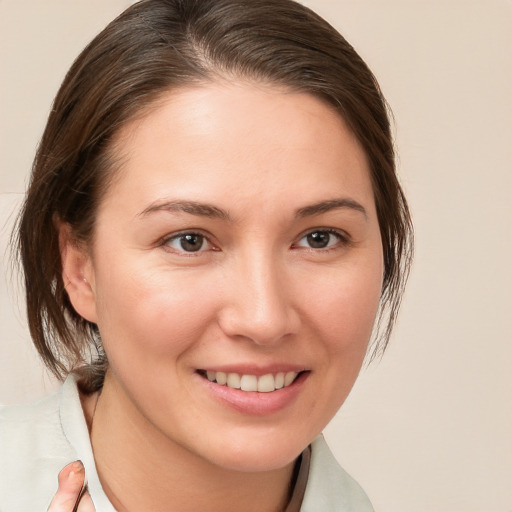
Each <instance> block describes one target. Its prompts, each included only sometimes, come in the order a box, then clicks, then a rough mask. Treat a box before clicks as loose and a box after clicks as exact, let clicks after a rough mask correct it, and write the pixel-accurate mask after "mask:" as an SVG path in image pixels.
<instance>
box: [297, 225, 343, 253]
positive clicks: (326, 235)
mask: <svg viewBox="0 0 512 512" xmlns="http://www.w3.org/2000/svg"><path fill="white" fill-rule="evenodd" d="M342 241H344V237H343V236H342V235H341V234H340V233H338V232H336V231H330V230H327V229H317V230H316V231H311V232H310V233H308V234H307V235H305V236H303V237H302V238H301V239H300V240H299V241H298V242H297V244H295V245H296V247H308V248H310V249H327V248H329V247H332V246H334V245H336V244H338V243H340V242H342Z"/></svg>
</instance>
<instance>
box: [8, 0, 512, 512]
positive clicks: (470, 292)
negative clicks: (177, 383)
mask: <svg viewBox="0 0 512 512" xmlns="http://www.w3.org/2000/svg"><path fill="white" fill-rule="evenodd" d="M130 3H131V2H129V1H128V0H73V1H72V2H70V1H69V0H0V70H1V71H0V73H1V75H0V79H1V82H0V87H1V91H0V109H1V111H0V145H1V152H0V235H1V238H0V244H1V246H0V251H1V254H2V258H1V261H2V263H1V264H2V267H1V268H0V288H1V290H0V308H1V309H0V325H1V328H2V333H1V335H0V403H13V402H18V401H21V400H26V399H30V398H33V397H39V396H41V395H43V394H45V393H47V392H49V391H50V390H51V389H53V388H54V386H55V384H54V383H52V381H51V380H50V379H49V378H48V377H47V376H46V375H45V373H44V371H43V370H42V368H41V366H40V365H39V364H38V362H37V357H36V356H35V354H34V351H33V349H32V348H31V346H30V341H29V338H28V335H27V332H26V328H25V326H24V320H23V313H22V312H20V309H21V306H16V305H15V304H16V303H17V299H16V294H17V292H16V286H15V285H14V284H13V283H12V282H11V281H12V279H11V277H10V273H9V267H8V262H7V259H6V258H5V257H4V251H5V250H6V243H7V239H8V232H9V226H10V225H11V222H12V212H13V211H14V210H15V208H16V206H17V205H18V204H19V202H20V200H21V197H22V194H23V190H24V187H25V184H26V181H27V175H28V170H29V167H30V162H31V159H32V157H33V154H34V150H35V146H36V144H37V141H38V138H39V137H40V135H41V132H42V129H43V126H44V122H45V117H46V115H47V113H48V110H49V108H50V104H51V100H52V98H53V95H54V94H55V92H56V90H57V87H58V85H59V83H60V81H61V80H62V78H63V75H64V73H65V71H66V69H67V68H68V66H69V65H70V64H71V62H72V59H73V58H74V57H75V56H76V55H77V54H78V52H79V51H80V49H81V48H82V47H83V46H84V45H85V43H86V42H87V41H88V40H89V39H90V38H91V37H92V36H93V35H94V34H95V33H96V32H97V31H98V30H99V29H100V28H102V26H103V25H104V24H105V23H106V21H107V20H109V19H111V18H112V17H113V16H114V15H115V14H117V13H118V12H120V11H121V10H122V9H123V8H124V7H125V6H127V5H128V4H130ZM306 3H307V4H308V5H309V6H311V7H313V8H314V9H316V10H317V11H318V12H319V13H320V14H322V15H323V16H324V17H326V18H327V19H328V20H330V21H331V22H332V23H333V24H334V25H335V26H336V27H337V28H338V29H339V30H340V31H341V32H342V33H343V34H344V35H345V36H346V37H347V39H349V41H351V43H352V44H353V45H354V46H355V47H356V49H357V50H358V51H359V52H360V53H361V55H362V56H363V57H364V58H365V59H366V60H367V62H368V63H369V65H370V67H371V68H372V69H373V70H374V72H375V73H376V75H377V77H378V78H379V80H380V82H381V85H382V88H383V90H384V93H385V95H386V96H387V98H388V100H389V102H390V103H391V105H392V107H393V109H394V113H395V116H396V137H397V144H398V147H399V153H400V174H401V177H402V181H403V184H404V187H405V189H406V191H407V193H408V196H409V198H410V202H411V206H412V210H413V215H414V220H415V224H416V236H417V256H416V261H415V266H414V269H413V273H412V276H411V280H410V286H409V288H408V291H407V294H406V297H405V300H404V305H403V311H402V315H401V318H400V322H399V324H398V326H397V329H396V332H395V335H394V338H393V340H392V344H391V346H390V348H389V351H388V352H387V354H386V356H385V357H384V359H383V360H382V362H380V363H379V364H373V365H372V366H370V367H369V368H368V369H367V370H365V371H364V372H363V374H362V376H361V378H360V380H359V382H358V384H357V385H356V387H355V389H354V391H353V393H352V395H351V396H350V397H349V399H348V401H347V403H346V404H345V406H344V407H343V408H342V410H341V412H340V413H339V414H338V416H337V417H336V418H335V420H334V421H333V422H332V423H331V425H330V426H329V427H328V428H327V432H326V435H327V438H328V440H329V442H330V444H331V446H332V447H333V449H334V451H335V453H336V455H337V457H338V459H339V460H340V462H341V463H342V464H343V465H344V466H345V467H346V469H348V470H349V472H351V473H352V474H353V475H354V476H355V477H356V479H357V480H359V482H360V483H361V484H362V485H363V487H364V488H365V489H366V490H367V492H368V494H369V495H370V497H371V498H372V501H373V502H374V505H375V507H376V509H377V511H379V512H432V511H436V512H459V511H460V512H462V511H464V512H511V511H512V485H511V482H512V406H511V398H512V377H511V371H510V367H511V363H512V270H511V267H512V265H511V262H512V236H511V235H512V233H511V231H512V229H511V224H512V211H511V210H512V208H511V195H512V121H511V120H512V65H511V62H512V30H511V27H512V2H511V0H431V1H421V0H409V1H407V0H385V1H382V0H343V1H342V0H339V1H335V0H330V1H329V0H310V1H308V2H306ZM14 282H15V279H14ZM9 283H10V284H9Z"/></svg>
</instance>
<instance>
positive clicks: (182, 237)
mask: <svg viewBox="0 0 512 512" xmlns="http://www.w3.org/2000/svg"><path fill="white" fill-rule="evenodd" d="M165 246H166V247H169V248H171V249H174V250H175V251H177V252H200V251H205V250H208V249H209V248H210V244H209V243H208V240H207V238H206V237H205V236H203V235H201V234H199V233H181V234H179V235H176V236H173V237H171V238H168V239H167V240H165Z"/></svg>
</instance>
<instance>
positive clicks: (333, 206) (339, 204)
mask: <svg viewBox="0 0 512 512" xmlns="http://www.w3.org/2000/svg"><path fill="white" fill-rule="evenodd" d="M339 208H348V209H350V210H355V211H357V212H359V213H362V214H363V215H364V217H365V219H368V214H367V213H366V210H365V208H364V206H363V205H362V204H360V203H358V202H357V201H354V200H353V199H349V198H339V199H329V200H327V201H320V202H319V203H315V204H312V205H309V206H304V207H303V208H299V209H298V210H297V211H296V216H297V217H310V216H314V215H320V214H322V213H326V212H328V211H330V210H337V209H339Z"/></svg>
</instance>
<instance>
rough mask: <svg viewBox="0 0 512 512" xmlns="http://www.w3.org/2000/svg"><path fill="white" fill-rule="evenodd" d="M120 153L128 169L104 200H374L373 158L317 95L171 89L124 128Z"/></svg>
mask: <svg viewBox="0 0 512 512" xmlns="http://www.w3.org/2000/svg"><path fill="white" fill-rule="evenodd" d="M114 152H115V153H116V154H117V156H118V157H119V161H120V162H121V165H120V171H119V176H118V177H117V179H116V180H115V182H114V184H113V186H112V187H111V190H109V191H108V192H107V197H106V199H107V200H108V199H109V197H110V199H114V198H115V197H116V196H119V195H120V194H125V193H126V194H130V193H131V194H132V195H136V199H137V202H140V201H146V202H148V201H152V200H155V199H157V198H158V196H162V197H164V196H166V195H175V194H176V193H179V194H184V195H187V194H189V195H190V194H192V195H194V198H193V199H195V200H205V201H208V202H211V201H212V199H215V200H219V199H222V200H223V201H227V199H228V198H233V197H236V198H237V200H238V202H242V201H245V202H246V203H248V202H252V201H256V200H257V201H259V202H260V203H261V202H264V201H280V200H282V194H283V193H286V195H287V196H288V195H292V194H301V195H306V196H307V195H315V194H317V195H326V194H327V195H328V194H329V191H330V190H331V191H332V194H333V195H339V194H336V193H335V191H333V190H332V189H333V188H335V189H336V191H338V192H344V191H348V192H351V193H352V194H356V195H360V196H361V195H362V196H364V195H368V194H370V196H372V190H371V183H370V179H369V171H368V164H367V159H366V156H365V154H364V151H363V150H362V148H361V146H360V144H359V142H358V141H357V139H356V138H355V136H354V135H353V134H352V132H351V131H350V130H349V128H348V127H347V125H346V123H345V122H344V120H343V119H342V117H341V116H340V115H339V114H338V113H336V112H335V111H334V109H333V108H332V107H330V106H329V105H327V104H326V103H325V102H324V101H322V100H321V99H319V98H317V97H315V96H313V95H311V94H308V93H302V92H296V91H291V90H288V89H284V88H281V87H277V86H269V85H262V84H247V83H234V84H227V83H213V84H208V85H202V86H196V87H188V88H183V89H178V90H173V91H170V92H168V93H166V94H164V95H162V96H161V97H160V99H159V100H158V101H157V102H156V103H155V104H154V105H153V106H152V107H151V108H150V109H149V110H148V111H147V112H146V113H145V115H144V116H142V117H139V118H137V119H134V120H132V121H131V122H129V123H128V124H127V125H125V126H124V127H123V128H122V129H121V130H120V132H119V133H118V135H117V138H116V142H115V146H114ZM311 199H312V200H316V199H317V198H315V197H312V198H311Z"/></svg>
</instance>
